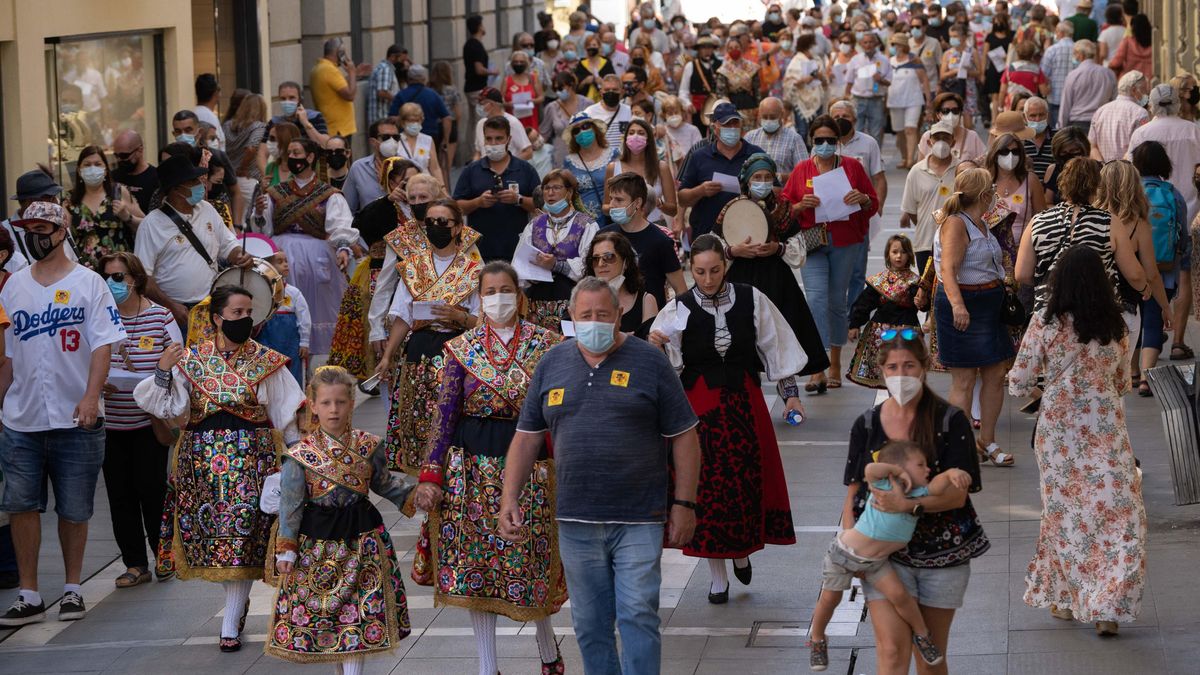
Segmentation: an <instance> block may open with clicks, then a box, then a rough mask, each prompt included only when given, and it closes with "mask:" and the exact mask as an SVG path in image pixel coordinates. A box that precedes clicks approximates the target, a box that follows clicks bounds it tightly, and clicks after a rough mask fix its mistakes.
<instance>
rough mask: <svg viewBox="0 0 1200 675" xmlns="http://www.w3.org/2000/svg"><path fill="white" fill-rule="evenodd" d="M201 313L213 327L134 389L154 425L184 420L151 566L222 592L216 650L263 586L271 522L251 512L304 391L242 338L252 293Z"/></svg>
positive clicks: (231, 291)
mask: <svg viewBox="0 0 1200 675" xmlns="http://www.w3.org/2000/svg"><path fill="white" fill-rule="evenodd" d="M210 298H211V302H210V304H209V310H210V311H211V313H212V314H211V321H212V324H213V327H214V329H215V337H214V339H213V340H205V341H203V342H200V343H199V344H197V345H196V346H195V347H193V348H191V349H190V350H188V351H186V352H185V351H184V349H183V347H182V346H181V345H179V344H178V343H175V344H172V345H171V346H169V347H167V349H166V350H165V351H164V352H163V355H162V357H161V358H159V361H158V367H157V368H156V369H155V371H154V377H152V378H148V379H145V380H143V381H142V382H141V383H140V384H138V386H137V387H136V388H135V389H134V390H133V397H134V400H135V401H137V404H138V406H139V407H141V408H142V409H143V410H145V411H146V412H148V413H150V414H151V415H154V416H155V417H158V418H159V419H166V420H169V419H175V418H177V417H180V416H181V415H184V414H186V415H187V419H186V422H184V425H183V434H182V435H181V436H180V439H179V442H178V444H177V445H176V446H175V449H174V455H173V458H172V460H171V462H170V463H169V464H168V469H167V470H168V475H169V476H170V478H171V485H170V486H169V489H170V490H171V492H170V493H169V496H168V498H167V503H166V504H165V505H164V509H163V511H164V513H163V528H162V532H161V535H160V540H161V544H160V548H161V549H162V550H160V554H159V566H160V568H163V567H164V565H165V566H166V568H167V569H169V567H170V565H171V564H172V563H173V565H174V567H175V571H176V573H177V574H178V575H179V578H180V579H204V580H206V581H218V582H221V583H222V585H223V586H224V587H225V619H224V622H223V623H222V625H221V641H220V646H221V651H223V652H233V651H237V650H238V649H240V648H241V646H242V643H241V639H240V633H241V630H242V627H243V625H244V624H245V619H246V612H247V611H248V610H249V606H250V605H249V602H250V586H251V584H253V583H254V580H255V579H261V578H263V566H264V563H265V562H266V559H267V539H268V536H269V532H270V527H271V518H270V516H268V515H267V514H265V513H262V512H261V511H259V508H258V507H259V505H258V500H259V496H260V494H261V492H262V483H263V480H264V479H265V478H266V477H267V476H268V475H270V474H272V473H275V472H276V470H277V469H278V459H277V458H278V456H279V455H278V453H279V452H281V451H282V450H283V444H284V443H293V442H295V441H296V440H297V439H299V438H300V434H299V432H298V431H297V424H296V413H297V412H298V411H299V410H300V409H301V408H302V407H303V406H304V392H303V391H301V389H300V385H298V384H296V379H295V378H294V377H292V374H291V373H289V372H288V369H287V358H286V357H284V356H283V355H282V354H280V353H278V352H276V351H273V350H271V349H268V348H266V347H263V346H262V345H260V344H258V343H257V342H255V341H254V340H251V339H250V331H251V330H252V328H253V322H254V319H253V318H252V317H251V316H250V313H251V308H252V306H253V300H252V298H251V295H250V292H249V291H247V290H246V289H244V288H240V287H237V286H221V287H220V288H217V289H216V290H214V291H213V292H212V295H211V296H210Z"/></svg>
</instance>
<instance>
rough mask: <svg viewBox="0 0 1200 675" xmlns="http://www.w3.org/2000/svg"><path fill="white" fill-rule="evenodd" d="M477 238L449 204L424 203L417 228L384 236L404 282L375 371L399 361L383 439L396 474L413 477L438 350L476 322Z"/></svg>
mask: <svg viewBox="0 0 1200 675" xmlns="http://www.w3.org/2000/svg"><path fill="white" fill-rule="evenodd" d="M479 237H480V235H479V233H478V232H476V231H475V230H472V229H471V228H469V227H467V226H466V225H464V224H463V214H462V210H461V209H459V208H458V204H457V203H455V201H454V200H452V199H439V200H438V201H435V202H432V203H430V205H429V207H428V208H427V209H426V211H425V221H424V227H421V228H416V227H412V228H400V229H397V230H393V231H392V233H391V234H389V235H388V243H389V245H392V246H394V247H395V248H396V249H397V250H398V252H399V260H400V261H402V262H399V263H397V265H396V271H397V273H398V274H399V276H400V279H401V280H402V281H403V282H404V283H401V284H399V285H397V286H396V295H395V297H394V298H392V304H391V307H390V308H389V309H388V316H390V317H391V318H392V326H391V330H390V332H389V334H388V341H387V346H386V347H384V349H383V355H382V356H380V358H379V364H378V365H376V366H375V372H376V373H378V374H381V375H383V374H386V373H389V372H391V369H392V362H393V359H395V358H396V357H397V355H398V354H399V355H400V356H401V357H402V360H403V363H402V365H401V366H400V374H399V377H398V381H397V382H396V383H395V385H394V387H393V388H392V396H391V410H390V413H389V414H388V429H387V438H386V439H385V443H386V446H385V448H386V451H387V458H388V467H389V468H391V469H394V470H396V471H403V472H405V473H408V474H411V475H414V476H415V475H417V473H418V472H419V471H420V466H421V458H422V457H424V456H425V450H426V447H425V446H426V444H427V443H428V442H429V437H430V433H431V431H432V422H433V413H434V411H435V409H436V407H437V399H438V386H437V377H438V370H439V369H441V367H442V360H443V359H442V346H443V345H445V344H446V343H447V342H449V341H450V340H451V339H452V338H454V337H456V336H457V335H458V334H460V333H462V332H463V330H465V329H467V328H471V327H473V326H475V325H476V324H477V323H478V321H479V320H478V319H477V318H476V317H477V316H478V315H479V296H478V295H477V294H476V293H475V285H476V283H477V282H478V280H479V270H480V268H482V267H483V258H481V257H480V255H479V249H478V248H477V247H476V246H475V242H477V241H479ZM402 346H403V347H402ZM402 349H403V351H402V353H401V350H402Z"/></svg>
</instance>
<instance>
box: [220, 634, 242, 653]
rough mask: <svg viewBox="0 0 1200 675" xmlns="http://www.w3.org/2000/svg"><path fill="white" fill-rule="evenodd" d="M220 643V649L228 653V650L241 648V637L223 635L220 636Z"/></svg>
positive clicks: (234, 650)
mask: <svg viewBox="0 0 1200 675" xmlns="http://www.w3.org/2000/svg"><path fill="white" fill-rule="evenodd" d="M220 644H221V651H223V652H225V653H227V654H228V653H229V652H236V651H237V650H239V649H241V648H242V639H241V638H235V637H233V638H227V637H223V638H221V643H220Z"/></svg>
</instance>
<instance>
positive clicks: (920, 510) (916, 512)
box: [911, 502, 925, 518]
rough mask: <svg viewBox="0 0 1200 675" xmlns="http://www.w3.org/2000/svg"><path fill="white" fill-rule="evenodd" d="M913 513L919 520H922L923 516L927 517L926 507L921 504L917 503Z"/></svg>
mask: <svg viewBox="0 0 1200 675" xmlns="http://www.w3.org/2000/svg"><path fill="white" fill-rule="evenodd" d="M911 513H912V515H914V516H916V517H917V518H920V517H921V516H923V515H925V505H924V504H922V503H921V502H917V505H916V506H914V507H913V508H912V512H911Z"/></svg>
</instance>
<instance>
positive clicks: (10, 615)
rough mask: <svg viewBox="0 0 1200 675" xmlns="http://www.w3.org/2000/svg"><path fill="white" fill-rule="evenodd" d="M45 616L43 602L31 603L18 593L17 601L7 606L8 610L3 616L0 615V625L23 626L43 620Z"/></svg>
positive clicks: (44, 604)
mask: <svg viewBox="0 0 1200 675" xmlns="http://www.w3.org/2000/svg"><path fill="white" fill-rule="evenodd" d="M45 618H46V603H45V602H39V603H38V604H36V605H31V604H29V603H28V602H25V600H24V599H23V598H22V597H21V596H19V595H18V596H17V601H16V602H14V603H13V604H12V606H11V607H9V608H8V611H7V612H5V613H4V615H3V616H0V626H24V625H26V624H30V623H37V622H39V621H43V620H45Z"/></svg>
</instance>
